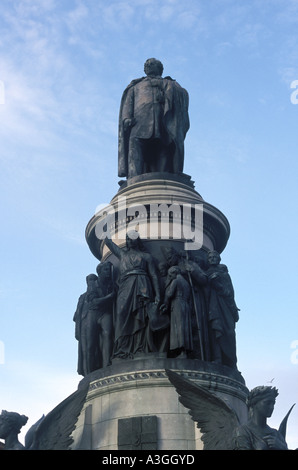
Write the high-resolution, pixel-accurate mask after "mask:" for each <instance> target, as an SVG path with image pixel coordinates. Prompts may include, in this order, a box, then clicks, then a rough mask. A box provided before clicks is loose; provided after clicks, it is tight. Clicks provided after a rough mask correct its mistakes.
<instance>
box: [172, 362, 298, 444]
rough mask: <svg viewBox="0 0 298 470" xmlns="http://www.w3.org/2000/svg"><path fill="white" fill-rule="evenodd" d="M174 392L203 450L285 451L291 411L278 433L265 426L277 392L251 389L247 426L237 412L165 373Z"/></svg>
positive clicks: (199, 387)
mask: <svg viewBox="0 0 298 470" xmlns="http://www.w3.org/2000/svg"><path fill="white" fill-rule="evenodd" d="M166 373H167V375H168V377H169V380H170V382H171V383H172V384H173V385H174V387H175V388H176V391H177V393H178V395H179V401H180V402H181V403H182V405H184V406H185V407H186V408H188V409H189V414H190V415H191V417H192V419H193V420H194V421H195V422H196V423H197V427H198V428H199V429H200V431H201V433H202V438H201V439H202V441H203V444H204V450H287V449H288V446H287V443H286V440H285V437H286V427H287V420H288V417H289V415H290V413H291V411H292V409H293V407H294V405H293V406H292V407H291V409H290V410H289V412H288V413H287V415H286V416H285V418H284V419H283V420H282V422H281V424H280V426H279V429H278V430H276V429H273V428H271V427H269V426H268V424H267V418H269V417H270V416H271V414H272V412H273V409H274V404H275V398H276V396H277V395H278V391H277V390H276V388H275V387H267V386H260V387H255V388H254V389H252V390H251V391H250V392H249V394H248V398H247V411H248V413H247V415H248V419H247V422H246V423H244V424H243V423H240V422H239V419H238V416H237V414H236V412H235V411H234V410H233V409H232V408H230V406H228V405H227V403H225V401H223V400H222V399H221V398H219V397H218V396H216V395H215V394H213V393H211V392H209V391H208V390H206V389H205V388H203V387H201V386H199V385H197V384H196V383H194V382H192V381H191V380H188V379H186V378H184V377H182V376H181V375H179V374H178V373H176V372H173V371H170V370H166Z"/></svg>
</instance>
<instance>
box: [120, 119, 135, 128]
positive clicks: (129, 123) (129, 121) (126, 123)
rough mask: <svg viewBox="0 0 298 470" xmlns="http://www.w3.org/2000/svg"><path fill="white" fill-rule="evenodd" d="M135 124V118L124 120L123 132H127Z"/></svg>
mask: <svg viewBox="0 0 298 470" xmlns="http://www.w3.org/2000/svg"><path fill="white" fill-rule="evenodd" d="M135 123H136V120H135V118H132V119H124V123H123V125H124V130H125V131H128V130H129V129H130V128H131V127H133V126H134V125H135Z"/></svg>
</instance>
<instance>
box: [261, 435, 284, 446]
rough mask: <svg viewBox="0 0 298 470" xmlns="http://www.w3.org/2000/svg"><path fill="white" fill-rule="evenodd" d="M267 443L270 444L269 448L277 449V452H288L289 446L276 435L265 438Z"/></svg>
mask: <svg viewBox="0 0 298 470" xmlns="http://www.w3.org/2000/svg"><path fill="white" fill-rule="evenodd" d="M264 439H265V441H266V442H267V444H268V447H269V448H270V449H275V450H286V449H287V445H286V444H285V443H284V442H283V441H282V440H281V439H280V438H279V437H278V436H276V435H272V434H269V435H267V436H264Z"/></svg>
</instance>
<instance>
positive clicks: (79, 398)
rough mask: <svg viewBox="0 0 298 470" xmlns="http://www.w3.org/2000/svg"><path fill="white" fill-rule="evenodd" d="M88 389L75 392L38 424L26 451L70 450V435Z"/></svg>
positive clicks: (71, 439)
mask: <svg viewBox="0 0 298 470" xmlns="http://www.w3.org/2000/svg"><path fill="white" fill-rule="evenodd" d="M88 388H89V385H87V386H85V387H83V388H82V389H78V390H76V391H75V392H74V393H72V394H71V395H70V396H69V397H67V398H66V399H65V400H63V401H62V402H61V403H59V405H57V406H56V407H55V408H54V409H53V410H52V411H50V412H49V413H48V414H47V415H46V416H45V417H44V418H43V419H41V420H40V422H38V426H36V429H35V430H34V431H35V432H34V437H33V438H31V439H30V441H31V443H30V447H29V449H28V450H69V449H70V445H71V444H72V442H73V438H72V437H71V434H72V432H73V431H74V429H75V425H76V422H77V420H78V417H79V414H80V412H81V410H82V408H83V405H84V403H85V399H86V395H87V392H88ZM27 448H28V447H27Z"/></svg>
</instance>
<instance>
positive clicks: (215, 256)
mask: <svg viewBox="0 0 298 470" xmlns="http://www.w3.org/2000/svg"><path fill="white" fill-rule="evenodd" d="M220 261H221V258H220V254H219V253H218V252H217V251H215V250H212V251H209V253H208V263H209V264H210V265H213V266H214V265H217V264H219V263H220Z"/></svg>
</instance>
